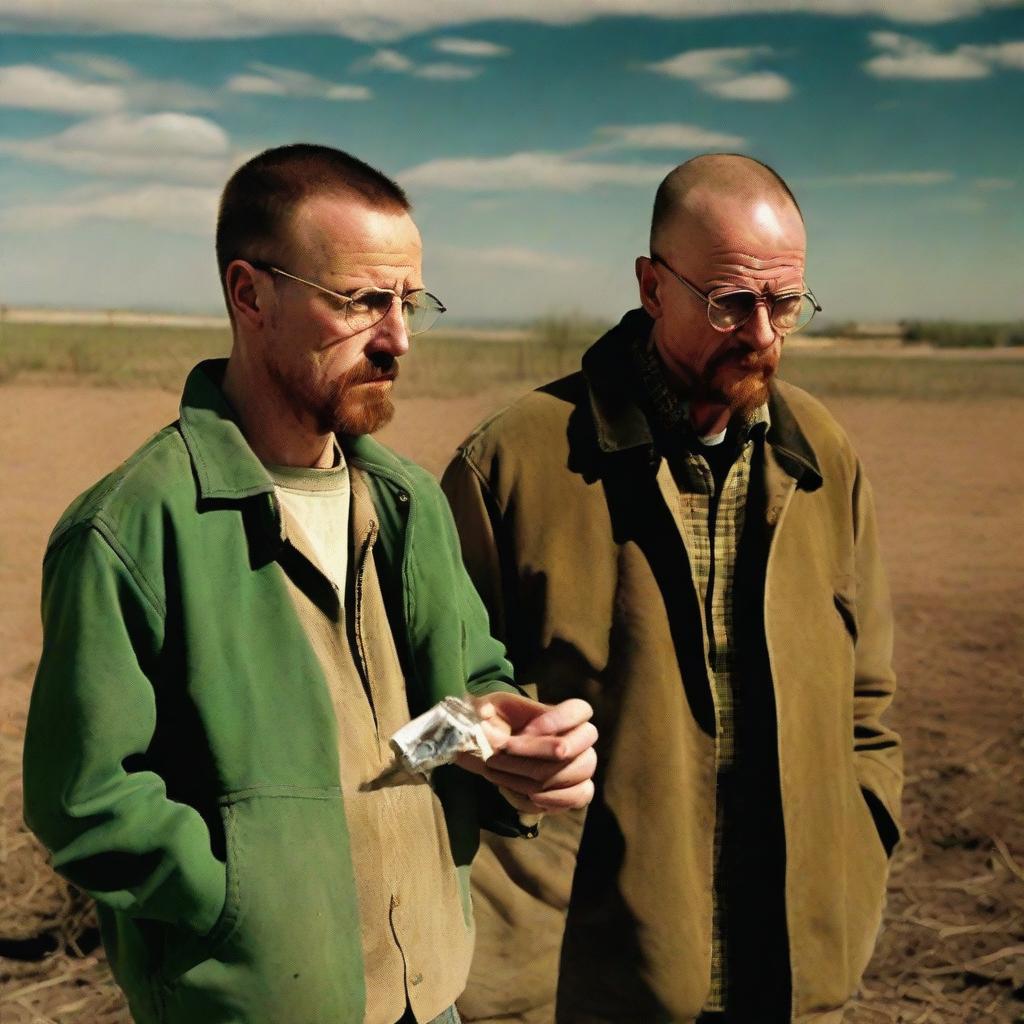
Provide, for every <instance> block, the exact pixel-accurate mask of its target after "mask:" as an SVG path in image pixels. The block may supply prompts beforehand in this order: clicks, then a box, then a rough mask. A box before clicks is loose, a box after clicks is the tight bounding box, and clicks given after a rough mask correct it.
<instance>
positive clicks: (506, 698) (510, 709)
mask: <svg viewBox="0 0 1024 1024" xmlns="http://www.w3.org/2000/svg"><path fill="white" fill-rule="evenodd" d="M473 704H474V706H475V708H476V712H477V714H478V715H480V717H481V718H483V719H484V720H485V721H486V720H490V719H493V718H495V717H497V718H500V719H502V720H503V721H505V722H507V723H508V725H509V726H510V727H511V731H512V732H514V733H515V732H519V731H520V730H521V729H523V728H525V726H526V725H528V724H529V723H530V722H532V721H533V720H534V719H535V718H537V717H538V716H540V715H543V714H544V712H545V711H546V710H547V709H548V705H547V704H541V703H540V702H539V701H536V700H530V698H529V697H524V696H523V695H522V694H520V693H489V694H487V695H486V696H484V697H476V698H474V700H473Z"/></svg>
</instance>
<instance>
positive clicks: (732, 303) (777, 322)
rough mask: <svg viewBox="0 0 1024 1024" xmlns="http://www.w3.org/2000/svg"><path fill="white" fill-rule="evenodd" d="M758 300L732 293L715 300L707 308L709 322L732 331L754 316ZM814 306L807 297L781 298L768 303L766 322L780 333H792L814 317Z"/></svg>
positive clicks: (743, 294)
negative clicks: (769, 321)
mask: <svg viewBox="0 0 1024 1024" xmlns="http://www.w3.org/2000/svg"><path fill="white" fill-rule="evenodd" d="M757 300H758V296H756V295H755V294H754V293H753V292H733V293H732V294H731V295H723V296H722V297H721V298H716V299H715V300H714V302H713V303H712V304H711V305H710V306H709V313H710V316H711V322H712V323H713V324H714V325H715V326H716V327H719V328H721V329H722V330H732V329H733V328H734V327H739V326H740V325H741V324H743V323H745V322H746V321H747V320H749V319H750V317H751V316H752V315H753V313H754V309H755V307H756V306H757ZM814 311H815V310H814V303H813V302H812V301H811V300H810V298H808V296H806V295H783V296H781V297H779V298H776V299H770V300H769V319H770V320H771V323H772V326H773V327H774V328H775V329H776V330H779V331H795V330H798V329H799V328H801V327H803V326H805V325H806V324H807V323H808V322H809V321H810V319H811V317H812V316H813V315H814Z"/></svg>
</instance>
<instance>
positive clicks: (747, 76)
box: [643, 46, 793, 102]
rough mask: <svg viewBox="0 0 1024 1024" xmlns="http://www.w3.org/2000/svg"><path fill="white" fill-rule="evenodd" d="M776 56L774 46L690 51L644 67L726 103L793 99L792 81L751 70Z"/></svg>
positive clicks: (768, 72)
mask: <svg viewBox="0 0 1024 1024" xmlns="http://www.w3.org/2000/svg"><path fill="white" fill-rule="evenodd" d="M773 55H774V51H773V50H772V48H771V47H770V46H720V47H709V48H707V49H703V50H686V51H684V52H683V53H677V54H676V55H675V56H674V57H669V58H667V59H666V60H659V61H654V62H653V63H650V64H645V65H643V67H644V68H645V69H646V70H647V71H653V72H654V73H655V74H658V75H666V76H667V77H669V78H681V79H685V80H687V81H691V82H696V83H697V84H698V85H699V86H700V87H701V88H702V89H703V90H704V91H705V92H707V93H710V94H711V95H712V96H719V97H721V98H722V99H728V100H753V101H758V102H777V101H779V100H784V99H787V98H788V97H789V96H790V95H792V92H793V87H792V85H790V83H789V80H788V79H786V78H784V77H783V76H782V75H780V74H778V73H777V72H775V71H752V70H750V66H751V64H753V63H754V62H755V61H756V60H758V58H762V57H771V56H773Z"/></svg>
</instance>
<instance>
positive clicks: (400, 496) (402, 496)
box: [398, 491, 409, 505]
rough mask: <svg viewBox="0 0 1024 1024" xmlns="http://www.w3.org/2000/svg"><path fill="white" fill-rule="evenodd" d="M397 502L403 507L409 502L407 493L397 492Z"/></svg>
mask: <svg viewBox="0 0 1024 1024" xmlns="http://www.w3.org/2000/svg"><path fill="white" fill-rule="evenodd" d="M398 500H399V501H400V502H401V503H402V504H403V505H404V504H405V503H406V502H407V501H408V500H409V494H408V492H407V491H399V492H398Z"/></svg>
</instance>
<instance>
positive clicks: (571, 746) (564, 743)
mask: <svg viewBox="0 0 1024 1024" xmlns="http://www.w3.org/2000/svg"><path fill="white" fill-rule="evenodd" d="M596 742H597V729H596V727H595V726H594V725H593V724H592V723H590V722H583V723H581V724H580V725H577V726H576V727H575V728H574V729H571V730H570V731H569V732H567V733H565V735H563V736H533V735H526V734H520V735H518V736H510V737H509V739H508V742H506V743H505V745H504V746H503V747H502V748H501V752H502V754H514V755H516V756H517V757H529V758H540V759H541V760H546V761H571V760H572V759H573V758H574V757H577V756H578V755H579V754H581V753H583V751H584V750H586V749H587V748H588V747H592V746H593V745H594V744H595V743H596ZM495 756H497V755H495Z"/></svg>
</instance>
